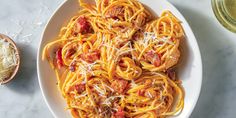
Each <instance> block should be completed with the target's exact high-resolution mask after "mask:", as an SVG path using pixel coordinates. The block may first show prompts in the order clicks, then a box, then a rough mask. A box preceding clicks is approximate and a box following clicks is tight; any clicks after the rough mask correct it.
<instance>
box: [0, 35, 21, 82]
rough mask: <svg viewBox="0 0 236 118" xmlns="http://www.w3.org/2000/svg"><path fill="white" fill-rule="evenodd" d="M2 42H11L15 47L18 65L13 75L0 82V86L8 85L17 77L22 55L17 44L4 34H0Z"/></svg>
mask: <svg viewBox="0 0 236 118" xmlns="http://www.w3.org/2000/svg"><path fill="white" fill-rule="evenodd" d="M0 40H4V41H6V42H9V43H10V44H11V45H12V46H13V47H14V49H15V52H16V58H17V65H16V67H15V69H14V70H13V72H12V73H11V75H10V76H9V77H8V78H6V79H4V80H3V81H1V82H0V85H2V84H6V83H8V82H10V81H11V80H12V79H13V78H14V77H15V75H16V73H17V72H18V70H19V67H20V54H19V50H18V48H17V46H16V44H15V42H14V41H13V40H12V39H11V38H9V37H8V36H6V35H4V34H0Z"/></svg>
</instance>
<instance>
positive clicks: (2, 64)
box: [0, 39, 17, 83]
mask: <svg viewBox="0 0 236 118" xmlns="http://www.w3.org/2000/svg"><path fill="white" fill-rule="evenodd" d="M16 65H17V57H16V52H15V49H14V47H13V46H12V45H11V44H10V43H9V42H6V41H4V40H3V39H0V83H1V82H2V81H3V80H4V79H7V78H8V77H10V75H11V74H12V72H13V71H14V69H15V67H16Z"/></svg>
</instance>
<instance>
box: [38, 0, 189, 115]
mask: <svg viewBox="0 0 236 118" xmlns="http://www.w3.org/2000/svg"><path fill="white" fill-rule="evenodd" d="M79 5H80V6H81V7H82V8H83V9H81V10H80V11H79V12H78V14H77V15H76V16H74V17H72V18H71V20H70V21H69V23H68V25H67V26H65V27H62V28H61V31H60V34H59V35H58V37H57V38H56V40H54V41H53V42H49V43H48V44H47V45H46V46H45V47H44V50H43V54H42V59H43V60H46V59H47V60H48V62H49V63H50V65H51V67H52V68H53V69H54V70H55V73H56V76H57V81H58V88H59V90H60V92H61V93H62V96H63V97H64V99H65V100H66V102H67V105H68V107H67V109H68V110H70V111H71V114H72V116H73V117H74V118H88V117H89V118H126V117H127V118H165V117H168V116H174V115H176V114H178V113H180V112H181V110H182V109H183V106H184V92H183V89H182V87H181V81H180V80H179V79H177V78H176V77H175V70H174V66H175V65H176V64H177V63H178V60H179V58H180V51H179V45H180V42H181V40H182V39H183V38H184V31H183V29H182V27H181V22H180V21H179V20H178V19H177V18H176V17H175V16H174V15H173V14H172V13H171V12H170V11H163V13H162V14H161V15H160V16H158V17H155V16H154V15H152V14H151V13H150V12H149V11H148V10H147V9H146V8H145V7H144V6H143V5H142V4H141V3H140V2H139V1H137V0H95V3H94V4H89V3H85V0H84V1H83V0H79Z"/></svg>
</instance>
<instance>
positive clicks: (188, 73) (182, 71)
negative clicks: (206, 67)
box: [37, 0, 202, 118]
mask: <svg viewBox="0 0 236 118" xmlns="http://www.w3.org/2000/svg"><path fill="white" fill-rule="evenodd" d="M77 1H78V0H66V1H65V2H64V3H63V4H62V5H61V6H60V7H59V8H58V9H57V10H56V12H55V13H54V15H53V16H52V17H51V19H50V21H49V22H48V24H47V26H46V28H45V30H44V33H43V35H42V40H41V43H40V45H39V49H38V57H37V71H38V79H39V84H40V88H41V91H42V93H43V96H44V99H45V101H46V103H47V105H48V107H49V109H50V111H51V112H52V113H53V115H54V117H57V118H69V117H71V115H70V113H69V111H67V110H65V107H66V101H65V100H64V99H63V97H62V95H61V93H60V91H59V90H58V88H57V85H56V83H57V81H56V76H55V73H54V71H53V70H52V69H51V68H50V65H49V63H48V62H47V61H42V60H41V57H42V50H43V47H44V46H45V45H46V44H47V43H49V42H51V41H52V40H54V39H55V37H56V36H57V35H58V34H59V31H60V29H61V27H62V26H64V25H66V23H67V22H68V21H69V20H70V18H71V17H72V16H73V15H75V14H76V13H77V11H78V10H79V8H80V6H79V5H78V3H77ZM88 1H92V0H88ZM140 1H141V2H142V3H143V4H144V5H145V6H147V7H149V8H150V9H151V11H152V12H154V13H155V14H159V15H160V13H161V12H162V11H163V10H170V11H171V12H172V13H173V14H174V15H175V16H176V17H177V18H179V19H180V20H181V21H182V26H183V28H184V31H185V34H186V39H185V40H183V41H182V43H181V54H182V57H181V60H180V64H179V65H178V77H179V78H180V79H181V80H182V85H183V87H184V90H185V99H184V102H185V104H184V109H183V111H182V112H181V113H180V114H179V115H178V116H175V117H174V118H188V117H189V116H190V115H191V113H192V111H193V109H194V107H195V105H196V103H197V100H198V97H199V94H200V90H201V84H202V61H201V55H200V51H199V47H198V44H197V41H196V39H195V36H194V34H193V32H192V30H191V28H190V26H189V25H188V23H187V22H186V20H185V18H184V17H183V16H182V15H181V13H180V12H179V11H178V10H177V9H176V8H175V7H174V6H173V5H171V4H170V3H169V2H167V1H166V0H140Z"/></svg>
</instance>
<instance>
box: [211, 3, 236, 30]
mask: <svg viewBox="0 0 236 118" xmlns="http://www.w3.org/2000/svg"><path fill="white" fill-rule="evenodd" d="M212 9H213V11H214V13H215V16H216V18H217V19H218V21H219V22H220V23H221V24H222V25H223V26H224V27H225V28H227V29H229V30H230V31H232V32H235V33H236V0H212Z"/></svg>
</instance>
